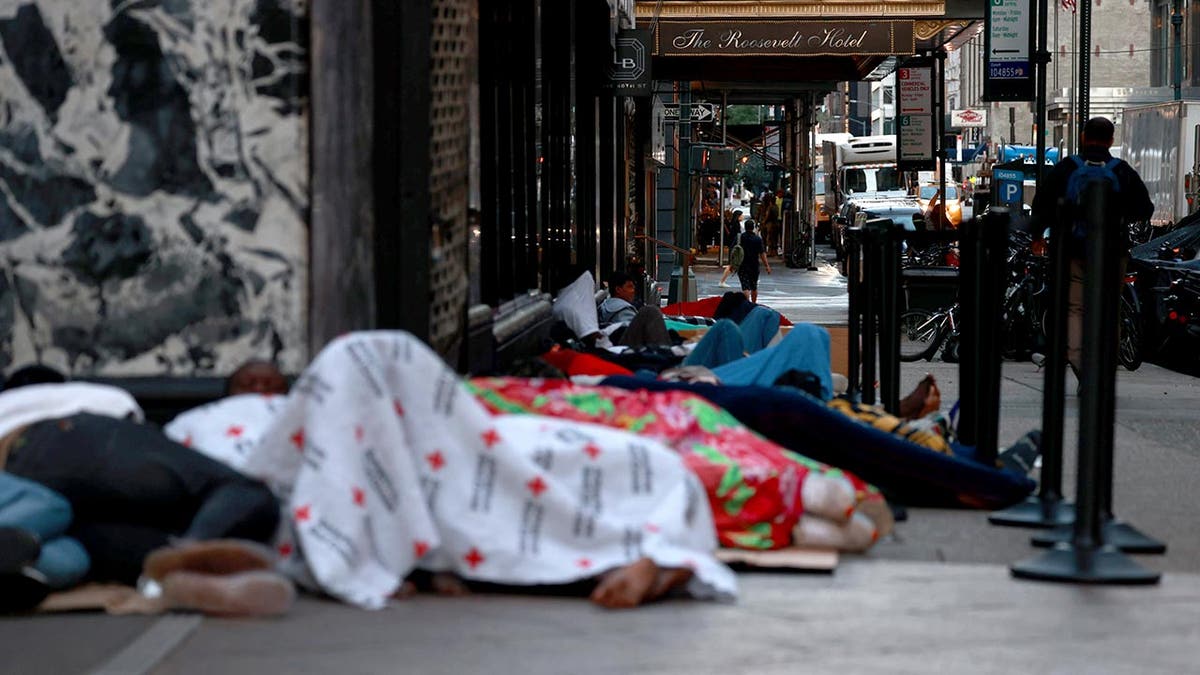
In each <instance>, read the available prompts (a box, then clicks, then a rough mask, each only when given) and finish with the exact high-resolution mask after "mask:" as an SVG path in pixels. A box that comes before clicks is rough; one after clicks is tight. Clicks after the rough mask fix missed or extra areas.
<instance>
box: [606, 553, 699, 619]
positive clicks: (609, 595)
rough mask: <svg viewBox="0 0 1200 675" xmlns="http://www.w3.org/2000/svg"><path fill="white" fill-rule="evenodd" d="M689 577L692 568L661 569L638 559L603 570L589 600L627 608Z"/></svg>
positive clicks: (667, 590) (660, 594) (664, 591)
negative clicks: (603, 573) (604, 572)
mask: <svg viewBox="0 0 1200 675" xmlns="http://www.w3.org/2000/svg"><path fill="white" fill-rule="evenodd" d="M691 578H692V571H691V570H688V569H679V568H662V567H659V566H658V565H657V564H655V562H654V561H653V560H651V559H649V558H640V559H638V560H636V561H634V562H632V563H630V564H628V565H626V566H624V567H619V568H617V569H615V570H612V571H611V572H608V573H606V574H605V575H604V576H603V578H601V580H600V584H599V585H598V586H596V590H595V591H593V592H592V596H591V601H592V602H594V603H596V604H597V605H600V606H601V607H607V608H609V609H629V608H632V607H637V606H638V605H641V604H643V603H646V602H650V601H651V600H657V599H659V598H661V597H663V596H664V595H666V594H667V593H668V592H669V591H670V590H671V589H673V588H675V587H677V586H680V585H682V584H685V583H687V581H688V580H689V579H691Z"/></svg>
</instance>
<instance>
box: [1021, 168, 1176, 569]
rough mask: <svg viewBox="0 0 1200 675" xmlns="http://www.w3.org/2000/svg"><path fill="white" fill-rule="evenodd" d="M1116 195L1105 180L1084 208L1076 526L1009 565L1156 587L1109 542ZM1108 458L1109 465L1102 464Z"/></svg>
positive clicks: (1089, 191)
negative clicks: (1106, 495)
mask: <svg viewBox="0 0 1200 675" xmlns="http://www.w3.org/2000/svg"><path fill="white" fill-rule="evenodd" d="M1113 198H1114V193H1113V191H1112V188H1111V186H1110V185H1109V184H1108V183H1107V182H1105V181H1102V180H1095V181H1092V182H1090V183H1089V184H1088V185H1087V187H1086V188H1085V189H1084V192H1083V195H1082V197H1081V199H1080V204H1079V207H1080V208H1083V209H1085V211H1084V215H1085V216H1086V218H1087V221H1088V223H1089V224H1090V227H1089V230H1088V242H1087V265H1086V271H1085V279H1084V307H1083V363H1082V364H1081V370H1082V377H1083V391H1082V395H1081V397H1080V401H1079V467H1078V479H1077V481H1076V504H1075V522H1074V525H1073V526H1072V527H1071V533H1070V538H1069V540H1067V541H1059V542H1056V543H1054V548H1052V549H1051V550H1049V551H1047V552H1045V553H1043V554H1041V555H1039V556H1036V557H1034V558H1031V559H1029V560H1026V561H1024V562H1020V563H1017V564H1015V565H1013V566H1012V568H1011V570H1012V574H1013V576H1014V577H1017V578H1021V579H1035V580H1042V581H1070V582H1076V583H1091V584H1153V583H1157V582H1158V581H1159V579H1160V578H1161V575H1160V574H1159V573H1157V572H1154V571H1151V570H1148V569H1146V568H1144V567H1142V566H1141V565H1139V564H1138V563H1137V562H1135V561H1134V560H1132V559H1130V558H1129V557H1128V556H1126V555H1125V554H1124V553H1123V552H1121V551H1120V550H1119V549H1117V548H1116V547H1115V546H1113V545H1111V544H1108V543H1106V540H1105V528H1104V522H1103V520H1104V517H1103V516H1104V514H1103V511H1104V505H1103V504H1102V501H1103V499H1104V497H1103V493H1104V490H1105V488H1104V486H1103V485H1101V482H1102V480H1103V473H1104V470H1105V469H1104V465H1105V462H1106V461H1108V462H1111V461H1112V460H1111V456H1112V449H1113V413H1114V411H1115V408H1116V369H1117V311H1118V310H1117V303H1118V302H1119V298H1118V294H1117V293H1115V292H1113V291H1114V290H1115V289H1116V288H1118V286H1119V283H1120V261H1119V256H1120V252H1119V251H1118V250H1117V241H1118V239H1119V237H1118V233H1119V230H1118V226H1119V222H1118V218H1117V209H1116V208H1115V207H1114V206H1113ZM1106 455H1107V457H1108V459H1107V460H1106V459H1105V456H1106Z"/></svg>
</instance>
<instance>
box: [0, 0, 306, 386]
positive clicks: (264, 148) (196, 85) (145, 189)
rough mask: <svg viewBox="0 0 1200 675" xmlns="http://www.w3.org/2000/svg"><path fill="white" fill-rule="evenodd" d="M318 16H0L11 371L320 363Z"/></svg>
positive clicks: (145, 3) (0, 338)
mask: <svg viewBox="0 0 1200 675" xmlns="http://www.w3.org/2000/svg"><path fill="white" fill-rule="evenodd" d="M307 14H308V7H307V0H0V368H2V369H3V370H5V371H7V370H9V369H11V368H12V367H13V366H16V365H21V364H24V363H28V362H31V361H38V360H40V361H42V362H44V363H48V364H51V365H54V366H57V367H60V368H63V369H66V370H69V371H71V372H73V373H75V374H77V375H87V374H96V375H112V376H116V375H178V376H185V375H211V374H215V375H222V374H226V373H228V372H229V371H231V370H232V369H233V368H234V367H236V366H237V365H238V364H239V363H241V362H242V361H244V360H246V359H247V358H251V357H256V358H277V359H279V360H280V361H281V363H282V364H283V366H284V367H285V369H286V370H289V371H293V372H294V371H297V370H299V369H300V368H301V367H302V365H303V364H304V362H305V360H306V358H307V356H308V355H307V352H306V334H307V317H306V306H307V295H308V293H307V285H308V277H307V266H308V232H307V227H306V220H307V210H308V172H309V170H308V149H307V148H308V143H307V119H306V114H307V113H306V107H307V94H308V92H307V86H308V76H307V71H306V68H307V64H306V48H307V37H306V36H307V33H308V28H307V23H306V22H307Z"/></svg>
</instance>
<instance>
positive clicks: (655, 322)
mask: <svg viewBox="0 0 1200 675" xmlns="http://www.w3.org/2000/svg"><path fill="white" fill-rule="evenodd" d="M595 296H596V285H595V281H594V280H593V278H592V274H591V272H582V273H580V274H579V275H578V276H577V277H576V278H575V281H573V282H571V283H570V284H568V285H567V286H566V287H565V288H563V289H562V290H560V291H559V292H558V295H557V297H555V299H554V307H553V314H554V317H555V318H557V319H560V320H561V321H562V322H563V323H565V324H566V327H567V328H568V329H570V332H571V333H572V335H571V337H573V338H575V339H578V340H580V341H581V342H583V344H584V345H586V346H587V347H611V346H624V347H642V346H660V345H671V344H674V342H675V341H674V340H672V338H671V333H670V332H669V331H668V330H667V324H666V319H665V318H664V317H663V313H662V310H660V309H659V308H658V307H654V306H651V305H644V306H641V307H638V304H637V302H638V301H637V285H636V284H635V282H634V279H633V277H632V276H630V275H629V274H628V273H626V272H622V271H620V270H618V271H615V272H613V273H612V274H610V275H609V276H608V297H607V298H606V299H605V300H604V301H603V302H601V303H600V305H599V306H597V305H596V299H595Z"/></svg>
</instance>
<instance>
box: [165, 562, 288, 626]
mask: <svg viewBox="0 0 1200 675" xmlns="http://www.w3.org/2000/svg"><path fill="white" fill-rule="evenodd" d="M162 586H163V599H164V600H165V601H166V604H167V606H169V607H171V608H172V609H184V610H195V611H198V612H203V613H204V614H210V615H213V616H227V617H233V616H240V617H255V616H260V617H265V616H279V615H281V614H284V613H286V612H287V611H288V609H290V608H291V606H292V603H293V602H294V601H295V600H296V587H295V586H293V585H292V582H291V581H289V580H288V579H287V578H286V577H284V576H283V575H282V574H278V573H276V572H264V571H256V572H239V573H237V574H228V575H216V574H203V573H199V572H172V573H170V574H168V575H167V577H166V578H165V579H163V582H162Z"/></svg>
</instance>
